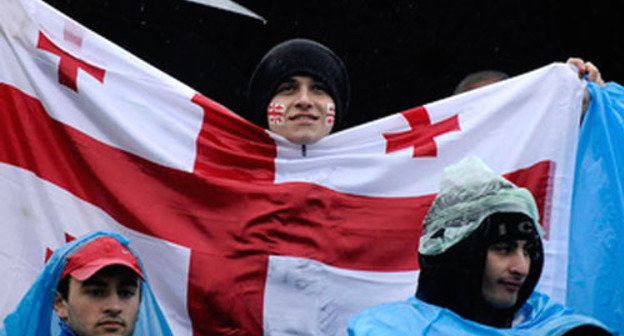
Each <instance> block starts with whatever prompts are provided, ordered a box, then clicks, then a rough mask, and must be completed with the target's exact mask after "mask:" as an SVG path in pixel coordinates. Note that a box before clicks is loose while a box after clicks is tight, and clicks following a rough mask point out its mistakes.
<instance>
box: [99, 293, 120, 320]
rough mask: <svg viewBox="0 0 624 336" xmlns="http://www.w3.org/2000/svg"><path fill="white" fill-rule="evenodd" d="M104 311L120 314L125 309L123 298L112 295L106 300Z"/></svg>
mask: <svg viewBox="0 0 624 336" xmlns="http://www.w3.org/2000/svg"><path fill="white" fill-rule="evenodd" d="M103 308H104V311H105V312H107V313H108V314H111V315H114V316H116V315H119V314H120V313H121V311H122V310H123V303H122V300H121V298H120V297H119V296H118V295H116V294H113V295H110V296H109V297H108V298H107V299H106V301H105V302H104V307H103Z"/></svg>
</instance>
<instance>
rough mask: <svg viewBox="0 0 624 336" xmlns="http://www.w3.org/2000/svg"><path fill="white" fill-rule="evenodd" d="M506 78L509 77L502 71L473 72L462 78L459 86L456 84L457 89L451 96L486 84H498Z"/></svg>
mask: <svg viewBox="0 0 624 336" xmlns="http://www.w3.org/2000/svg"><path fill="white" fill-rule="evenodd" d="M507 78H509V75H508V74H506V73H504V72H502V71H496V70H483V71H477V72H473V73H471V74H469V75H467V76H466V77H464V79H462V80H461V81H460V82H459V84H457V87H456V88H455V91H453V94H459V93H462V92H466V91H470V90H472V89H476V88H478V87H481V86H485V85H487V84H492V83H495V82H499V81H502V80H505V79H507Z"/></svg>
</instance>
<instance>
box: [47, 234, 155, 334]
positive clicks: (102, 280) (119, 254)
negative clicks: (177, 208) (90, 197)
mask: <svg viewBox="0 0 624 336" xmlns="http://www.w3.org/2000/svg"><path fill="white" fill-rule="evenodd" d="M144 280H145V276H144V275H143V272H142V271H141V268H140V266H139V262H138V260H137V258H136V257H135V256H134V254H132V252H130V250H129V249H128V248H127V247H126V246H124V245H122V244H121V243H120V242H119V241H118V240H116V239H115V238H113V237H110V236H103V237H99V238H96V239H94V240H93V241H91V242H89V243H88V244H86V245H84V246H83V247H82V248H81V249H80V250H78V251H77V252H76V253H74V254H72V255H71V256H70V257H69V258H67V263H66V265H65V269H64V270H63V273H62V274H61V280H60V282H59V285H58V291H57V294H56V298H55V300H54V311H55V312H56V314H57V315H58V317H59V318H60V319H61V321H63V323H62V324H61V326H62V327H61V328H62V329H64V330H63V331H64V333H65V334H67V335H71V334H72V333H74V334H75V335H78V336H95V335H123V336H128V335H132V333H133V332H134V325H135V323H136V320H137V317H138V314H139V303H140V301H141V281H144ZM68 329H69V330H68Z"/></svg>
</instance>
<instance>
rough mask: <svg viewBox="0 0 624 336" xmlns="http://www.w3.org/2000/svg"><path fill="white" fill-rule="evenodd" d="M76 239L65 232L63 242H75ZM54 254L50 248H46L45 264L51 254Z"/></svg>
mask: <svg viewBox="0 0 624 336" xmlns="http://www.w3.org/2000/svg"><path fill="white" fill-rule="evenodd" d="M75 239H76V237H74V236H72V235H70V234H69V233H67V232H65V242H66V243H69V242H70V241H72V240H75ZM53 253H54V250H53V249H51V248H49V247H48V248H46V255H45V262H46V263H47V262H48V260H50V257H51V256H52V254H53Z"/></svg>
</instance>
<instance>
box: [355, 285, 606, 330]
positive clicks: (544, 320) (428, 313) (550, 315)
mask: <svg viewBox="0 0 624 336" xmlns="http://www.w3.org/2000/svg"><path fill="white" fill-rule="evenodd" d="M516 320H517V321H518V322H517V324H516V325H515V326H514V327H512V328H495V327H490V326H487V325H484V324H480V323H477V322H474V321H471V320H467V319H465V318H463V317H461V316H459V315H457V314H455V313H454V312H453V311H451V310H449V309H446V308H441V307H438V306H435V305H432V304H428V303H426V302H424V301H421V300H419V299H417V298H415V297H412V298H410V299H408V300H407V301H402V302H393V303H387V304H383V305H378V306H375V307H372V308H370V309H368V310H366V311H364V312H363V313H361V314H359V315H357V316H356V317H354V318H352V319H351V320H350V321H349V327H348V331H349V335H351V336H390V335H392V336H408V335H409V336H417V335H427V336H443V335H444V336H447V335H458V336H462V335H465V336H468V335H475V336H477V335H478V336H532V335H543V336H555V335H562V334H563V333H564V332H566V331H568V330H570V329H572V328H575V327H578V326H581V325H591V326H596V327H598V328H602V329H606V327H605V326H604V325H602V324H601V323H600V322H598V321H597V320H595V319H593V318H591V317H587V316H584V315H579V314H576V313H574V311H572V310H571V309H570V308H566V307H565V306H563V305H561V304H559V303H556V302H554V301H552V300H551V299H550V298H549V297H548V296H546V295H544V294H540V293H538V292H533V294H531V296H530V297H529V299H528V300H527V302H526V303H525V304H524V305H523V306H522V308H520V310H519V311H518V312H517V313H516Z"/></svg>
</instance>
